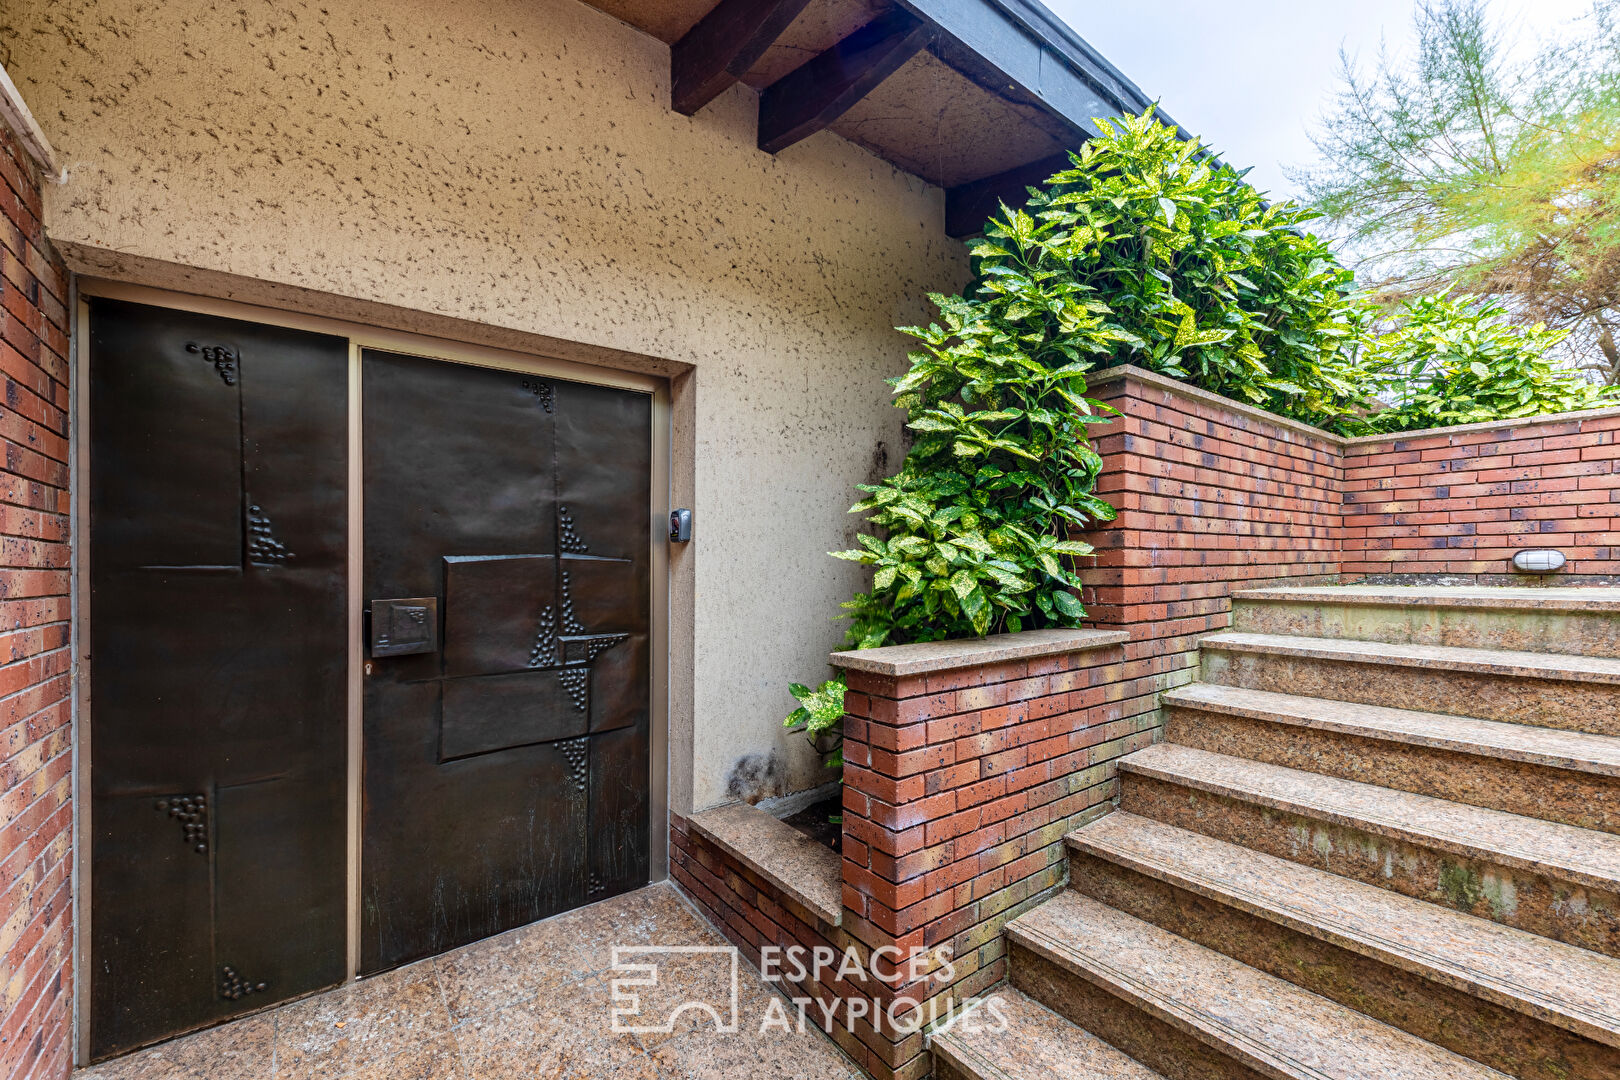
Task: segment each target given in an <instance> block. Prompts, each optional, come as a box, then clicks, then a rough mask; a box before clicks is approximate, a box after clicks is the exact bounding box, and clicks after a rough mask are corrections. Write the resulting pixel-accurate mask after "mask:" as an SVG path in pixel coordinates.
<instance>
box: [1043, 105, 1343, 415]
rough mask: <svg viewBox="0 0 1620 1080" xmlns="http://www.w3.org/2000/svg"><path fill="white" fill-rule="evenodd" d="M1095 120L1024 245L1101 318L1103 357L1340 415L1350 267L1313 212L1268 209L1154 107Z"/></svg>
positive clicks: (1279, 206) (1052, 184)
mask: <svg viewBox="0 0 1620 1080" xmlns="http://www.w3.org/2000/svg"><path fill="white" fill-rule="evenodd" d="M1099 125H1100V127H1101V128H1102V131H1103V136H1102V137H1101V138H1099V139H1096V140H1093V141H1092V142H1089V143H1087V144H1086V145H1085V147H1084V148H1083V149H1082V150H1081V152H1080V153H1079V154H1078V155H1075V156H1074V157H1073V161H1074V167H1073V168H1070V169H1067V170H1064V171H1063V172H1060V173H1058V174H1057V175H1055V176H1053V177H1052V178H1051V180H1049V181H1048V184H1047V186H1046V187H1045V188H1044V189H1042V190H1037V191H1033V192H1032V195H1031V199H1030V202H1029V204H1028V207H1027V210H1028V212H1029V214H1030V215H1031V216H1032V218H1033V221H1032V224H1031V227H1030V230H1029V234H1028V236H1027V237H1026V238H1025V241H1024V242H1025V244H1026V246H1027V247H1030V248H1033V249H1034V250H1036V251H1037V252H1038V258H1039V261H1040V263H1041V265H1042V266H1044V267H1047V268H1050V269H1051V270H1053V271H1055V272H1056V275H1057V278H1056V280H1059V281H1061V282H1063V284H1064V286H1065V287H1066V288H1069V289H1075V290H1077V291H1080V292H1083V293H1084V294H1085V295H1087V296H1088V297H1090V298H1092V301H1093V303H1094V304H1095V305H1097V306H1096V307H1095V310H1097V311H1104V310H1106V312H1107V313H1108V315H1107V324H1108V325H1109V327H1110V328H1111V329H1113V330H1114V331H1115V332H1116V334H1117V335H1118V336H1117V340H1118V342H1119V343H1120V347H1118V348H1117V349H1116V350H1114V352H1113V353H1112V354H1111V355H1110V356H1108V357H1107V358H1106V359H1105V361H1104V363H1105V364H1118V363H1134V364H1138V365H1140V366H1142V367H1145V368H1148V369H1149V370H1152V371H1157V372H1160V373H1162V374H1165V375H1170V376H1173V377H1175V378H1178V379H1186V380H1187V381H1189V382H1191V383H1193V384H1194V385H1196V386H1200V387H1203V388H1204V389H1206V390H1211V391H1213V392H1215V393H1217V394H1222V395H1225V396H1227V397H1230V398H1235V399H1236V400H1239V401H1243V402H1247V403H1249V404H1251V405H1257V406H1259V407H1260V408H1263V409H1267V410H1270V411H1271V412H1275V413H1279V414H1281V415H1283V416H1289V417H1293V418H1295V419H1299V420H1304V421H1307V422H1309V423H1314V424H1318V425H1323V426H1331V425H1332V424H1333V423H1335V422H1336V421H1337V420H1338V419H1340V418H1341V417H1344V416H1346V415H1348V414H1350V413H1351V412H1353V411H1354V410H1355V407H1356V405H1357V403H1358V400H1357V395H1356V389H1357V388H1356V386H1355V383H1354V377H1353V372H1352V370H1351V368H1350V363H1349V360H1350V349H1349V345H1350V344H1351V342H1352V337H1353V326H1352V325H1351V319H1350V312H1349V308H1348V305H1347V301H1346V293H1347V291H1348V290H1349V288H1350V285H1351V274H1350V272H1349V271H1348V270H1346V269H1344V268H1343V267H1342V266H1340V265H1339V263H1338V261H1337V260H1336V259H1335V258H1334V256H1333V254H1332V252H1331V251H1329V250H1328V248H1327V246H1326V245H1325V244H1324V243H1323V242H1322V241H1321V240H1319V239H1317V238H1316V237H1315V236H1313V235H1311V234H1310V233H1308V232H1305V231H1304V230H1303V229H1302V226H1303V225H1305V224H1306V223H1307V222H1309V221H1311V220H1312V219H1313V218H1314V217H1316V216H1317V215H1316V214H1315V212H1314V211H1310V210H1307V209H1304V208H1303V207H1300V206H1299V205H1297V204H1295V203H1291V202H1282V203H1274V204H1272V205H1270V206H1267V205H1266V204H1265V202H1264V200H1263V198H1262V197H1261V195H1260V193H1259V192H1257V191H1255V190H1254V189H1253V188H1252V187H1250V186H1249V185H1248V184H1247V183H1245V182H1244V180H1243V174H1242V173H1239V172H1237V171H1235V170H1233V169H1232V168H1230V167H1228V166H1224V165H1219V164H1217V163H1213V162H1211V161H1209V160H1207V159H1204V158H1203V157H1202V154H1201V149H1200V147H1199V145H1198V143H1196V142H1188V141H1184V140H1182V139H1180V138H1179V137H1178V136H1177V134H1176V131H1175V129H1174V128H1170V127H1167V126H1165V125H1164V124H1161V123H1159V122H1158V121H1157V120H1156V119H1155V118H1154V117H1153V115H1152V110H1151V109H1150V110H1148V112H1147V113H1145V114H1143V115H1142V116H1127V117H1124V118H1122V119H1118V120H1113V121H1108V122H1101V121H1099ZM1101 305H1106V309H1104V308H1103V307H1101Z"/></svg>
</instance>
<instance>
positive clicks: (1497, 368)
mask: <svg viewBox="0 0 1620 1080" xmlns="http://www.w3.org/2000/svg"><path fill="white" fill-rule="evenodd" d="M1507 314H1508V313H1507V311H1506V309H1505V308H1503V307H1502V306H1501V305H1499V304H1496V303H1493V302H1490V301H1484V302H1481V301H1468V300H1454V299H1452V298H1451V297H1450V296H1449V295H1448V293H1441V294H1439V295H1438V296H1420V297H1415V298H1413V299H1410V300H1407V301H1406V302H1405V303H1403V304H1402V305H1401V308H1400V313H1399V322H1398V324H1397V325H1396V326H1395V327H1394V328H1393V329H1391V330H1389V331H1388V332H1386V333H1383V334H1376V333H1370V332H1369V333H1367V334H1366V335H1365V340H1364V344H1363V346H1362V349H1363V352H1362V358H1361V369H1362V371H1363V373H1364V378H1365V379H1366V383H1367V385H1368V387H1369V388H1370V389H1371V390H1372V392H1373V393H1374V394H1376V395H1377V397H1378V398H1379V399H1380V400H1381V401H1383V402H1385V403H1386V404H1387V405H1388V406H1389V407H1388V408H1385V409H1383V410H1382V411H1379V412H1376V413H1374V414H1373V415H1371V416H1369V417H1367V419H1366V420H1364V421H1362V422H1360V423H1358V424H1356V425H1354V428H1355V429H1356V430H1357V431H1358V432H1360V433H1364V434H1382V433H1385V432H1392V431H1412V430H1415V429H1417V428H1431V427H1446V426H1449V425H1452V424H1478V423H1485V422H1488V421H1492V420H1512V419H1516V418H1519V417H1524V416H1538V415H1541V414H1544V413H1560V412H1570V411H1573V410H1576V409H1596V408H1602V407H1603V406H1605V405H1620V388H1616V387H1613V386H1609V387H1602V386H1598V385H1597V384H1595V383H1592V382H1589V381H1588V380H1586V379H1585V378H1584V377H1582V376H1581V375H1579V374H1577V373H1575V372H1571V371H1568V370H1564V369H1561V368H1558V367H1556V366H1554V365H1553V364H1552V362H1551V361H1549V360H1548V359H1547V353H1548V351H1549V350H1551V349H1553V348H1554V347H1555V346H1557V345H1558V344H1559V343H1560V342H1562V341H1563V340H1564V338H1565V337H1566V336H1567V335H1568V333H1569V331H1568V330H1548V329H1547V328H1546V327H1545V326H1541V325H1539V324H1538V325H1536V326H1531V327H1523V326H1516V325H1514V324H1513V323H1511V322H1509V321H1508V319H1507Z"/></svg>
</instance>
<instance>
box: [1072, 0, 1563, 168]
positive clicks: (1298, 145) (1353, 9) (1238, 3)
mask: <svg viewBox="0 0 1620 1080" xmlns="http://www.w3.org/2000/svg"><path fill="white" fill-rule="evenodd" d="M1415 2H1416V0H1045V3H1046V5H1047V7H1049V8H1051V9H1052V10H1053V11H1055V12H1057V14H1058V15H1059V16H1060V17H1062V18H1063V19H1064V20H1065V21H1067V22H1068V23H1069V25H1070V26H1073V27H1074V28H1075V30H1076V31H1078V32H1079V34H1080V36H1081V37H1083V38H1085V39H1086V40H1087V41H1089V42H1090V43H1091V44H1092V45H1093V46H1095V47H1096V48H1097V49H1098V50H1099V51H1100V52H1102V54H1103V55H1104V56H1106V57H1108V59H1109V60H1110V61H1111V62H1112V63H1113V64H1114V66H1115V67H1117V68H1119V69H1120V70H1121V71H1123V72H1124V73H1125V75H1126V76H1127V77H1128V78H1129V79H1130V80H1131V81H1132V82H1134V83H1136V85H1137V86H1140V87H1141V88H1142V90H1143V91H1144V92H1145V93H1146V94H1147V96H1148V97H1149V98H1158V99H1159V100H1160V101H1161V102H1163V105H1164V108H1165V110H1166V111H1167V112H1168V113H1169V114H1170V115H1171V116H1172V117H1174V118H1175V120H1176V122H1177V123H1179V124H1181V125H1182V126H1183V127H1184V128H1185V129H1186V130H1188V131H1190V132H1192V133H1194V134H1197V135H1199V136H1202V137H1203V139H1204V141H1205V142H1206V143H1208V144H1209V145H1211V146H1212V147H1213V148H1214V149H1215V150H1216V151H1218V152H1219V153H1220V155H1221V157H1222V158H1224V159H1225V160H1226V161H1228V162H1230V163H1231V164H1233V165H1235V166H1238V167H1239V168H1242V167H1243V166H1245V165H1253V166H1254V167H1255V169H1254V171H1253V172H1252V173H1250V174H1249V180H1250V182H1251V183H1253V184H1254V185H1255V186H1256V187H1259V188H1261V189H1263V190H1267V191H1270V192H1273V193H1275V194H1283V195H1291V194H1295V192H1293V190H1292V189H1291V186H1290V184H1289V183H1288V180H1287V178H1286V177H1285V176H1284V175H1283V166H1285V165H1308V164H1310V163H1311V162H1312V160H1313V158H1314V155H1315V151H1314V149H1313V148H1312V146H1311V143H1310V139H1309V137H1308V135H1307V131H1308V129H1309V127H1310V126H1311V125H1312V123H1313V122H1314V121H1315V119H1316V118H1317V117H1318V116H1319V115H1320V114H1321V112H1322V110H1323V108H1324V107H1325V106H1326V105H1327V104H1328V103H1329V102H1330V100H1331V98H1332V95H1333V92H1334V89H1335V88H1336V87H1337V85H1338V70H1339V55H1338V54H1339V47H1340V45H1341V44H1342V45H1343V46H1344V47H1345V48H1347V49H1348V50H1349V51H1350V52H1351V53H1352V54H1358V53H1359V54H1360V55H1361V57H1362V58H1363V61H1364V62H1365V63H1366V64H1367V65H1368V66H1370V65H1371V63H1372V61H1373V59H1374V58H1375V55H1376V53H1377V51H1378V43H1379V38H1380V35H1382V36H1383V37H1385V38H1387V40H1388V42H1389V44H1390V46H1391V48H1407V47H1409V43H1410V42H1411V39H1412V10H1413V7H1414V6H1415ZM1490 2H1491V5H1492V7H1493V8H1494V9H1495V12H1496V14H1497V15H1498V16H1499V17H1500V18H1502V19H1504V20H1506V25H1507V26H1509V27H1511V28H1512V30H1513V38H1512V40H1513V41H1514V42H1515V43H1516V47H1517V49H1518V50H1520V51H1522V52H1524V53H1527V54H1530V55H1533V53H1534V48H1535V43H1536V41H1537V39H1538V37H1548V36H1551V35H1556V34H1558V33H1559V32H1560V31H1561V30H1565V29H1567V27H1568V25H1569V22H1570V20H1572V19H1574V18H1577V17H1579V16H1580V15H1581V14H1583V13H1584V12H1585V11H1587V10H1588V8H1589V6H1590V0H1490Z"/></svg>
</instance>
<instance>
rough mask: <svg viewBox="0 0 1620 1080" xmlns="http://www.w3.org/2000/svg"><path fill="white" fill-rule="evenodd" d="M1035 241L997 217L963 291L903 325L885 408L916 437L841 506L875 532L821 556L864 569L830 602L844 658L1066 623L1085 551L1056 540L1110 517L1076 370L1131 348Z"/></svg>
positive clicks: (1016, 222)
mask: <svg viewBox="0 0 1620 1080" xmlns="http://www.w3.org/2000/svg"><path fill="white" fill-rule="evenodd" d="M1051 234H1052V229H1051V227H1050V226H1049V225H1046V224H1043V223H1039V222H1037V221H1036V220H1035V219H1034V218H1032V217H1031V216H1030V215H1028V214H1026V213H1024V212H1022V211H1007V212H1005V213H1004V214H1003V215H1002V216H1001V217H998V218H997V219H995V220H993V221H991V222H990V224H989V226H988V227H987V229H986V233H985V239H984V241H983V242H982V243H980V244H978V245H977V246H976V247H975V248H974V250H973V255H974V257H975V259H976V260H977V266H978V280H977V282H976V283H975V284H974V285H973V286H972V287H970V288H969V290H968V292H967V294H966V295H965V296H961V297H947V296H937V295H936V296H934V297H932V299H933V301H934V303H935V304H937V305H938V306H939V309H940V320H941V323H943V325H941V324H940V323H935V324H931V325H929V326H927V327H907V328H904V330H905V332H906V333H908V334H910V335H911V336H912V337H914V338H916V339H917V340H918V341H920V342H921V343H922V348H921V349H920V350H918V351H916V352H913V353H912V354H911V369H910V370H909V371H908V372H907V373H906V374H905V375H904V376H903V377H901V378H899V379H896V380H894V381H893V386H894V393H895V395H896V396H895V405H896V406H898V407H900V408H903V409H905V410H906V415H907V417H908V425H907V426H908V427H910V429H911V430H912V431H914V432H915V433H916V436H917V437H916V441H915V442H914V443H913V444H912V447H911V451H910V452H909V453H908V454H907V455H906V460H905V462H904V463H903V464H902V466H901V468H900V471H899V472H898V473H896V474H895V475H894V476H891V477H889V478H888V479H886V480H883V481H881V482H879V483H876V484H870V485H863V486H862V487H861V490H862V491H864V492H866V493H867V497H866V498H865V499H863V500H861V501H860V502H859V503H856V504H855V506H853V507H851V511H850V512H851V513H864V514H866V515H867V521H868V523H869V524H870V525H872V526H875V527H876V531H880V532H881V535H866V534H863V535H861V536H860V537H859V538H858V539H859V541H860V545H861V546H860V547H858V548H855V549H853V550H850V551H838V552H834V553H833V554H834V555H836V556H837V557H838V558H841V559H848V560H851V561H853V562H858V563H862V564H864V565H867V566H871V567H873V570H874V572H873V576H872V589H871V591H870V592H863V593H860V594H858V595H857V596H856V597H855V599H854V600H852V601H850V602H849V603H846V604H845V605H844V607H845V608H846V609H847V611H848V613H849V616H850V618H851V620H852V626H851V629H850V633H849V639H850V643H851V644H853V645H855V646H856V647H858V648H871V647H873V646H877V645H885V644H901V643H905V642H912V641H936V640H939V639H943V638H954V637H979V636H983V635H985V634H989V633H993V632H999V631H1003V630H1007V631H1017V630H1024V629H1034V628H1036V627H1047V626H1078V625H1079V624H1080V619H1081V616H1082V615H1084V613H1085V612H1084V609H1083V608H1082V607H1081V605H1080V601H1079V599H1078V598H1077V597H1076V596H1075V595H1074V593H1073V592H1071V591H1070V590H1071V589H1075V588H1078V587H1079V585H1080V579H1079V577H1078V576H1076V574H1075V572H1074V571H1075V565H1076V560H1077V559H1079V558H1081V557H1083V556H1085V555H1089V554H1090V553H1091V547H1090V545H1088V544H1085V543H1082V542H1080V541H1078V540H1072V539H1070V538H1069V533H1070V530H1071V529H1075V528H1081V527H1084V526H1086V525H1088V524H1090V523H1092V522H1094V521H1108V520H1111V519H1112V518H1113V516H1114V511H1113V508H1112V507H1110V506H1109V505H1108V504H1107V503H1105V502H1104V501H1103V500H1101V499H1099V498H1097V497H1096V496H1095V495H1093V494H1092V489H1093V488H1094V487H1095V486H1096V483H1097V473H1098V471H1099V470H1100V469H1101V468H1102V459H1101V458H1099V457H1098V456H1097V454H1096V452H1095V451H1093V450H1092V448H1091V445H1090V441H1089V439H1088V438H1087V435H1086V428H1087V425H1089V424H1092V423H1096V422H1098V421H1100V420H1102V419H1104V417H1103V416H1102V415H1101V413H1103V412H1105V411H1108V410H1107V409H1106V406H1103V405H1101V404H1100V403H1099V402H1096V401H1092V400H1090V399H1088V398H1087V397H1086V396H1085V393H1086V381H1085V372H1086V371H1088V370H1090V369H1091V368H1093V367H1094V366H1096V365H1097V364H1098V363H1099V361H1103V360H1106V359H1107V358H1108V357H1109V356H1110V355H1111V354H1112V353H1113V352H1114V350H1116V349H1118V348H1120V347H1121V346H1122V345H1125V344H1128V343H1129V342H1130V341H1131V340H1132V339H1131V338H1130V336H1129V335H1128V334H1126V333H1125V332H1123V331H1121V330H1120V329H1118V328H1117V327H1115V326H1112V325H1110V323H1109V321H1108V308H1107V306H1106V305H1104V304H1102V303H1100V302H1099V301H1098V300H1097V298H1096V297H1095V296H1094V295H1093V293H1092V290H1091V288H1090V287H1089V286H1087V285H1085V284H1083V283H1081V282H1079V281H1076V280H1075V278H1074V276H1073V274H1072V273H1071V272H1070V269H1069V266H1068V263H1067V261H1066V260H1065V259H1064V258H1062V257H1061V255H1060V254H1059V253H1058V252H1057V251H1056V250H1055V248H1054V245H1053V244H1052V242H1051Z"/></svg>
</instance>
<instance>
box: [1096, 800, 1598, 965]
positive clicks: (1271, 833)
mask: <svg viewBox="0 0 1620 1080" xmlns="http://www.w3.org/2000/svg"><path fill="white" fill-rule="evenodd" d="M1120 781H1121V785H1120V800H1121V801H1120V808H1121V809H1122V810H1126V811H1129V812H1130V813H1133V814H1140V815H1142V816H1143V817H1150V818H1157V819H1158V820H1160V821H1163V822H1166V823H1168V824H1171V825H1176V826H1179V827H1181V828H1184V829H1190V830H1192V831H1194V832H1200V833H1203V834H1204V835H1206V836H1213V837H1215V838H1216V839H1217V840H1225V841H1227V842H1228V843H1233V844H1240V845H1242V846H1244V847H1248V848H1253V849H1254V850H1256V851H1263V852H1265V853H1267V854H1269V855H1276V856H1278V857H1279V858H1284V859H1290V860H1292V861H1294V862H1297V863H1302V864H1304V865H1306V866H1314V867H1316V868H1317V869H1320V870H1326V871H1328V872H1329V873H1334V874H1338V875H1340V876H1341V877H1347V878H1352V879H1354V880H1356V881H1363V882H1366V883H1368V884H1371V885H1377V886H1379V887H1380V888H1385V889H1390V890H1393V891H1394V892H1398V893H1403V894H1405V895H1407V896H1413V897H1416V898H1418V899H1420V900H1427V901H1430V902H1431V903H1438V904H1444V905H1446V906H1447V907H1452V908H1456V909H1457V910H1460V911H1465V912H1468V913H1470V914H1473V915H1477V916H1479V917H1481V918H1486V919H1492V920H1494V921H1496V922H1500V923H1503V924H1505V925H1508V926H1515V927H1518V928H1519V929H1521V930H1528V931H1529V932H1531V933H1534V934H1541V935H1543V936H1545V937H1550V938H1553V939H1555V940H1557V941H1564V942H1568V943H1569V944H1571V945H1578V946H1580V947H1581V948H1585V949H1593V950H1595V951H1597V952H1602V953H1607V954H1608V955H1610V956H1620V894H1617V893H1614V892H1609V891H1605V890H1600V889H1595V888H1590V887H1587V886H1585V885H1582V884H1578V883H1576V882H1573V881H1569V880H1566V879H1561V878H1559V877H1558V876H1557V875H1556V871H1553V872H1545V873H1538V872H1535V871H1531V870H1527V869H1521V868H1518V867H1510V866H1505V865H1500V864H1497V863H1493V862H1489V861H1486V860H1482V859H1474V858H1469V857H1467V856H1466V855H1463V854H1454V853H1451V852H1448V851H1445V850H1441V849H1439V848H1434V847H1429V846H1427V845H1425V844H1423V843H1421V842H1419V841H1414V840H1409V839H1405V838H1399V837H1392V836H1386V835H1382V833H1381V832H1380V831H1375V830H1374V829H1372V828H1363V827H1358V826H1354V825H1344V824H1338V823H1335V822H1328V821H1324V820H1319V819H1315V818H1311V817H1307V816H1305V815H1302V814H1298V813H1293V812H1289V811H1282V810H1277V809H1274V808H1272V807H1269V806H1263V805H1259V804H1257V803H1251V802H1246V801H1242V800H1239V799H1234V798H1228V797H1225V796H1221V795H1214V794H1211V793H1209V792H1205V791H1200V790H1197V789H1195V788H1192V787H1188V786H1184V785H1181V784H1173V783H1169V782H1166V781H1162V780H1158V779H1155V778H1152V777H1146V776H1141V775H1139V774H1135V773H1130V772H1122V773H1121V775H1120Z"/></svg>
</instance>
